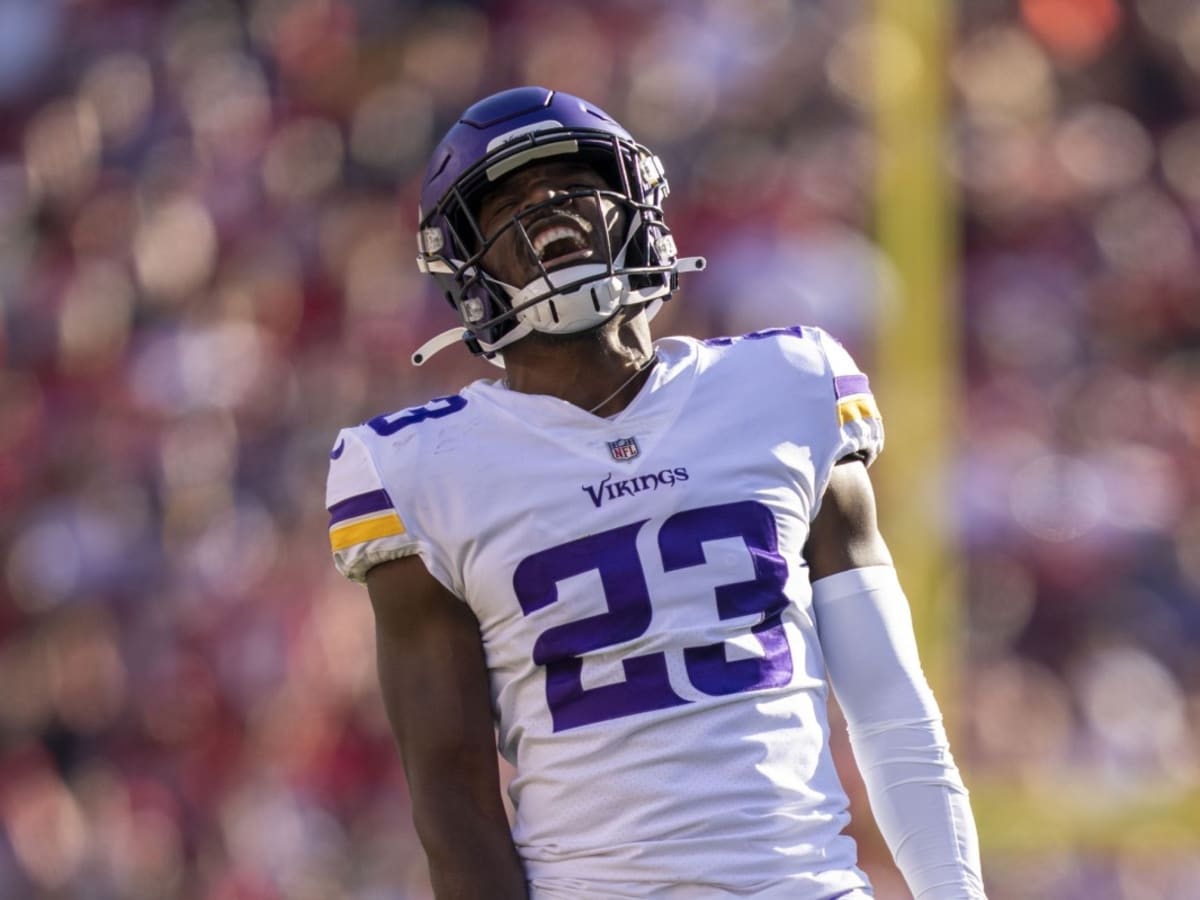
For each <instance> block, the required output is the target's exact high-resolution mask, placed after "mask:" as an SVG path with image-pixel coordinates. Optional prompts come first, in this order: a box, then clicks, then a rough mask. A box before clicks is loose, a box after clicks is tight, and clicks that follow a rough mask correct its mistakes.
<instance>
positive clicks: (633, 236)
mask: <svg viewBox="0 0 1200 900" xmlns="http://www.w3.org/2000/svg"><path fill="white" fill-rule="evenodd" d="M543 159H545V160H547V161H555V160H557V159H562V160H563V161H565V162H578V163H581V164H583V165H586V166H587V167H588V168H589V169H591V170H593V171H594V172H596V173H597V174H598V175H599V176H600V177H601V178H602V179H603V180H604V181H605V182H606V183H607V185H608V186H607V187H571V188H568V189H566V190H563V191H558V192H556V195H555V196H554V197H552V198H550V199H548V200H545V201H543V202H541V203H537V204H533V205H531V206H528V207H524V208H521V209H520V210H519V211H518V212H517V213H515V214H514V215H513V216H512V217H511V218H510V219H509V220H508V221H507V222H505V223H504V224H503V225H502V226H501V227H499V228H497V229H496V230H494V231H493V233H492V234H489V235H485V234H484V230H483V228H482V226H481V223H480V216H479V210H480V206H481V204H482V202H483V198H484V196H485V195H486V194H487V193H488V192H489V191H490V190H492V189H493V188H494V187H495V186H496V184H498V183H499V181H500V180H501V179H502V178H503V177H505V176H507V175H509V174H510V173H512V172H514V171H515V170H517V169H518V168H523V167H524V166H526V165H528V164H529V163H530V162H534V161H539V160H543ZM667 192H668V186H667V182H666V179H665V177H664V176H663V172H662V165H661V163H659V162H658V159H657V158H656V157H654V156H653V154H651V153H650V152H649V151H648V150H647V149H646V148H644V147H642V146H640V145H637V144H635V143H634V142H633V141H631V140H628V139H623V138H621V137H620V136H618V135H614V134H610V133H606V132H603V131H595V132H590V133H588V132H583V131H582V130H581V129H569V130H568V129H553V128H547V129H541V130H537V131H531V132H528V133H527V134H524V135H522V136H520V137H519V138H518V139H517V140H515V141H512V142H511V143H509V144H507V145H505V146H504V147H503V152H502V153H497V154H494V155H491V156H489V157H487V158H485V159H484V160H482V161H481V162H480V163H479V164H478V165H476V166H475V167H474V168H473V169H471V170H468V171H467V172H466V173H464V175H463V176H462V177H461V178H460V179H459V180H458V182H457V183H456V184H455V185H454V186H453V188H452V189H451V190H450V191H448V192H447V194H446V196H445V197H444V198H443V200H442V202H441V203H439V204H438V206H437V207H436V208H435V209H434V210H433V211H432V212H431V213H430V214H429V215H427V216H426V217H425V218H424V219H423V220H422V229H421V232H420V235H419V244H420V249H421V251H422V253H421V258H420V259H419V263H420V264H421V267H422V269H424V270H425V271H427V272H429V273H431V274H432V275H433V276H434V277H435V278H436V279H437V281H438V284H439V287H441V289H442V291H443V292H444V293H445V294H446V296H447V298H448V299H450V301H451V302H452V303H453V305H454V307H455V309H456V310H457V311H458V313H459V316H460V318H461V319H462V323H463V325H464V327H465V328H467V329H468V330H469V331H470V332H471V338H472V339H473V340H474V341H476V342H477V343H478V345H479V351H480V352H482V353H484V354H485V355H488V356H490V355H491V354H494V353H495V352H496V351H498V350H500V349H501V348H502V347H504V346H507V345H508V344H510V343H512V342H513V341H515V340H517V339H519V338H521V337H524V336H525V335H526V334H528V333H529V332H530V331H535V330H536V331H541V332H546V333H559V334H566V333H572V332H578V331H583V330H586V329H588V328H592V327H595V326H597V325H599V324H601V323H603V322H605V321H607V320H608V319H610V318H611V317H612V316H613V315H614V314H615V313H616V312H617V311H618V310H619V309H620V308H621V307H622V306H626V305H633V304H645V303H650V304H652V306H651V308H650V309H649V310H648V311H649V312H650V314H653V313H654V312H656V311H657V308H658V306H659V305H661V300H662V298H665V297H666V296H668V295H669V294H670V293H671V291H672V290H674V288H675V284H676V280H677V275H676V274H675V272H676V259H675V246H674V240H673V238H672V237H671V233H670V230H669V229H668V228H667V226H666V224H665V223H664V222H663V217H662V201H663V200H664V199H665V198H666V196H667ZM581 200H590V201H591V202H593V203H594V204H595V206H596V208H598V209H599V210H601V211H602V212H603V214H604V216H605V217H607V215H608V213H609V211H612V212H615V213H616V214H617V215H618V216H619V217H621V218H623V219H624V228H623V229H622V230H621V231H620V232H619V233H618V234H616V235H614V234H612V233H611V232H610V229H609V228H606V227H600V228H598V229H595V225H596V223H595V222H589V225H591V226H592V227H593V228H594V230H599V231H600V232H602V235H603V240H602V241H593V244H592V248H591V249H593V250H594V251H595V252H593V253H592V255H591V257H590V258H589V259H587V260H585V261H580V262H579V263H577V264H572V265H564V266H556V265H553V260H551V266H550V267H549V268H547V266H546V265H545V264H543V262H542V261H541V259H540V258H539V254H538V253H537V251H536V250H535V248H534V241H535V239H536V238H537V237H538V236H539V235H538V227H539V224H540V223H541V222H542V221H543V220H544V219H545V218H547V217H548V216H553V215H555V214H556V211H555V210H556V208H562V209H563V210H567V211H568V212H567V214H568V215H573V216H576V217H578V212H570V210H571V209H572V208H577V207H578V206H579V201H581ZM531 232H532V233H533V236H532V237H531ZM506 244H507V246H504V245H506ZM498 245H499V247H498ZM493 252H497V253H498V252H517V253H519V254H521V255H522V256H525V257H527V260H526V261H527V262H529V263H531V267H530V271H531V275H532V277H531V278H530V279H529V280H528V281H527V283H525V284H523V285H511V284H507V283H505V282H503V281H501V280H500V279H498V278H496V277H495V276H494V275H493V274H491V272H489V271H488V266H487V257H488V256H489V255H490V254H492V253H493ZM494 267H495V266H493V268H494ZM470 343H471V340H470V339H469V340H468V344H470Z"/></svg>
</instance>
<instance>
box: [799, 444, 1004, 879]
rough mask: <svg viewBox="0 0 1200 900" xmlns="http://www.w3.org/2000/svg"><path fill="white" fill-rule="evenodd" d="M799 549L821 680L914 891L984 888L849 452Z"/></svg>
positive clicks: (895, 585)
mask: <svg viewBox="0 0 1200 900" xmlns="http://www.w3.org/2000/svg"><path fill="white" fill-rule="evenodd" d="M805 558H806V560H807V561H808V564H809V567H810V573H811V577H812V580H813V609H814V612H815V615H816V620H817V631H818V634H819V636H820V641H821V648H822V650H823V652H824V654H825V663H826V666H827V668H828V670H829V679H830V683H831V685H832V686H833V690H834V693H835V695H836V696H837V699H838V702H839V704H840V705H841V707H842V711H843V712H844V713H845V716H846V721H847V724H848V726H849V731H850V741H851V745H852V746H853V748H854V756H855V759H856V760H857V761H858V766H859V770H860V771H861V772H862V775H863V780H864V781H865V782H866V785H867V795H868V797H869V798H870V801H871V809H872V811H873V812H874V813H875V820H876V822H877V823H878V824H879V829H880V831H881V832H882V834H883V837H884V840H885V841H887V844H888V847H889V848H890V849H891V851H892V855H893V856H894V857H895V859H896V864H897V866H898V867H899V868H900V871H901V873H902V874H903V875H904V878H905V880H906V881H907V882H908V886H909V889H910V890H911V891H912V892H913V896H914V897H915V898H916V900H978V898H982V897H984V892H983V880H982V876H981V874H980V865H979V847H978V838H977V835H976V832H975V822H974V818H973V817H972V814H971V807H970V802H969V801H968V799H967V791H966V788H965V787H963V783H962V778H961V776H960V775H959V772H958V768H957V767H956V766H955V764H954V759H953V757H952V756H951V755H950V747H949V744H948V742H947V740H946V733H945V729H944V728H943V726H942V717H941V713H940V711H939V710H938V706H937V702H936V701H935V699H934V697H933V693H932V692H931V691H930V689H929V685H928V683H927V682H926V680H925V676H924V673H923V672H922V671H921V664H920V660H919V659H918V656H917V646H916V639H915V637H914V635H913V628H912V619H911V616H910V613H909V609H908V601H907V600H906V599H905V597H904V593H903V591H902V590H901V589H900V584H899V582H898V580H897V579H896V572H895V569H894V568H893V567H892V560H891V555H890V554H889V552H888V549H887V545H886V544H885V543H884V541H883V538H882V536H881V535H880V533H879V527H878V524H877V519H876V512H875V496H874V492H873V490H872V488H871V482H870V480H869V479H868V477H867V471H866V467H865V466H864V465H863V464H862V463H861V462H858V461H845V462H843V463H842V464H840V465H837V466H834V468H833V474H832V476H831V477H830V481H829V485H828V487H827V489H826V491H825V493H824V495H823V497H822V502H821V508H820V511H819V512H818V514H817V517H816V519H815V521H814V522H813V525H812V530H811V533H810V535H809V540H808V544H807V546H806V547H805Z"/></svg>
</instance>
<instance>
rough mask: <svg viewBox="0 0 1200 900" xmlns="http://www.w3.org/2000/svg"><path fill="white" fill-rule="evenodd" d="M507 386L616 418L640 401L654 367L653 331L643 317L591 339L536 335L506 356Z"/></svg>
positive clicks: (593, 333)
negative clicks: (618, 414) (547, 396)
mask: <svg viewBox="0 0 1200 900" xmlns="http://www.w3.org/2000/svg"><path fill="white" fill-rule="evenodd" d="M504 362H505V384H506V385H507V386H508V387H509V389H510V390H514V391H521V392H522V393H526V394H549V395H550V396H552V397H558V398H560V399H562V400H566V401H567V402H568V403H572V404H574V405H575V406H578V407H579V408H580V409H584V410H587V411H588V412H594V413H595V414H596V415H600V416H611V415H614V414H616V413H618V412H620V411H621V410H623V409H624V408H625V407H626V406H628V405H629V403H630V402H631V401H632V400H633V398H634V397H636V396H637V393H638V391H639V390H641V387H642V385H643V384H645V382H646V379H647V378H648V377H649V374H650V370H651V369H652V368H653V365H654V348H653V346H652V344H651V341H650V329H649V326H648V324H647V322H646V318H645V316H644V315H643V314H641V313H640V312H639V313H637V314H636V315H630V316H624V315H623V316H621V317H620V318H619V319H618V320H615V321H612V322H609V323H606V324H605V325H603V326H601V327H600V328H598V329H595V330H594V331H590V332H587V333H586V334H580V335H573V336H568V337H566V338H563V337H560V336H549V335H541V334H536V333H535V334H531V335H529V336H527V337H524V338H522V339H521V340H520V341H518V342H517V343H515V344H513V345H512V347H511V348H509V350H508V351H506V352H505V354H504Z"/></svg>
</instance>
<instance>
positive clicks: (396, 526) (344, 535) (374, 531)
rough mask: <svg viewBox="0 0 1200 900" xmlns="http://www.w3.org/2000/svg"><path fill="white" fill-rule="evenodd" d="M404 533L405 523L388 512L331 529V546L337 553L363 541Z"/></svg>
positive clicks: (393, 513) (394, 514)
mask: <svg viewBox="0 0 1200 900" xmlns="http://www.w3.org/2000/svg"><path fill="white" fill-rule="evenodd" d="M404 532H405V528H404V523H403V522H401V521H400V517H399V516H398V515H396V513H395V512H392V511H388V512H386V513H383V514H382V515H378V516H372V517H371V518H369V519H360V520H359V521H357V522H347V523H346V524H345V525H339V526H337V527H336V528H331V529H329V545H330V547H332V548H333V552H335V553H336V552H337V551H338V550H345V549H346V548H347V547H353V546H354V545H355V544H361V543H362V542H363V541H371V540H374V539H375V538H382V537H392V536H393V535H397V534H404Z"/></svg>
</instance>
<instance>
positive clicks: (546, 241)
mask: <svg viewBox="0 0 1200 900" xmlns="http://www.w3.org/2000/svg"><path fill="white" fill-rule="evenodd" d="M561 240H571V241H574V242H575V243H577V244H580V243H582V239H581V237H580V235H579V232H578V231H576V230H575V229H574V228H567V227H565V226H559V227H557V228H547V229H546V230H545V231H543V232H542V233H541V234H539V235H538V236H537V237H535V238H534V239H533V249H534V250H535V251H536V252H537V255H538V256H539V257H540V256H541V255H542V251H544V250H545V249H546V248H547V247H548V246H550V244H552V243H554V242H555V241H561Z"/></svg>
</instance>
